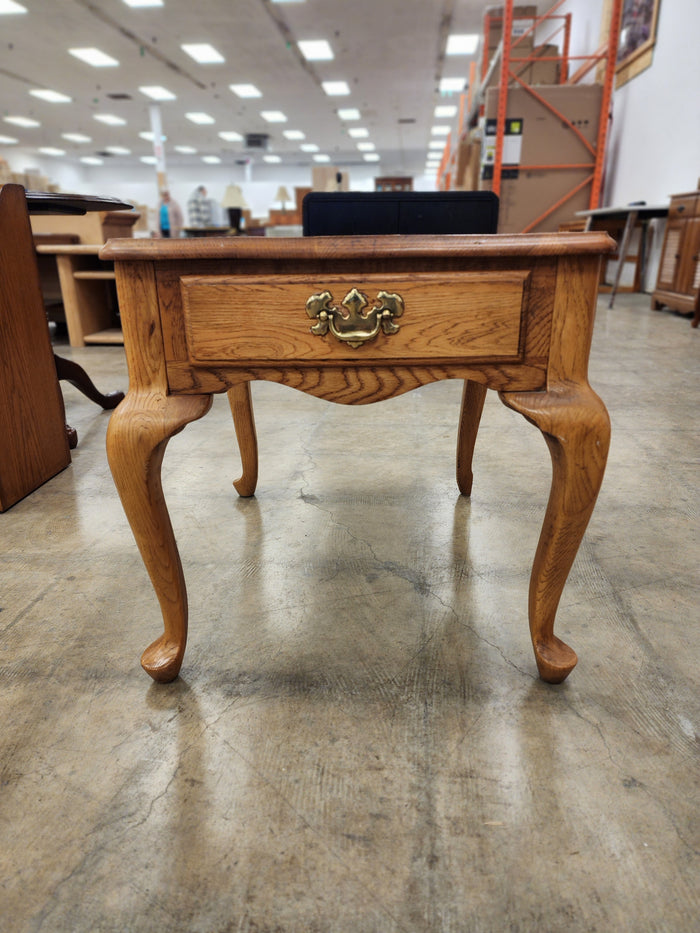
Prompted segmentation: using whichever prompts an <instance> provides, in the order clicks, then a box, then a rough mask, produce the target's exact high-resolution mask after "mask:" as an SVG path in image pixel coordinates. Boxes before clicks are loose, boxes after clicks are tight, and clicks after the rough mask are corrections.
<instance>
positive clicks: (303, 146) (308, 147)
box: [299, 143, 318, 152]
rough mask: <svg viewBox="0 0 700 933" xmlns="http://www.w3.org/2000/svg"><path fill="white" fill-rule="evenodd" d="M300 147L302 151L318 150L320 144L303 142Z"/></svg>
mask: <svg viewBox="0 0 700 933" xmlns="http://www.w3.org/2000/svg"><path fill="white" fill-rule="evenodd" d="M299 148H300V149H301V151H302V152H318V146H317V145H316V143H302V144H301V146H299Z"/></svg>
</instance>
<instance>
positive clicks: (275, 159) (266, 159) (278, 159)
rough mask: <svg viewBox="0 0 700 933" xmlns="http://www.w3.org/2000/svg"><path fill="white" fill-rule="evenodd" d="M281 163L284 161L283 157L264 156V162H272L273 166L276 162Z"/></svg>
mask: <svg viewBox="0 0 700 933" xmlns="http://www.w3.org/2000/svg"><path fill="white" fill-rule="evenodd" d="M281 161H282V158H281V156H278V155H264V156H263V162H270V163H271V164H274V163H276V162H281Z"/></svg>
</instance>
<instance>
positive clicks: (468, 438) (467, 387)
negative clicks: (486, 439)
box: [457, 379, 486, 496]
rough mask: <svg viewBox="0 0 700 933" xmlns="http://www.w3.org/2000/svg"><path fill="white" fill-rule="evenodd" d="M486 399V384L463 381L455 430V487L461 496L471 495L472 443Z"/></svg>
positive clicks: (474, 439) (472, 476)
mask: <svg viewBox="0 0 700 933" xmlns="http://www.w3.org/2000/svg"><path fill="white" fill-rule="evenodd" d="M485 399H486V386H485V385H482V384H481V383H480V382H474V381H473V380H472V379H466V380H465V381H464V391H463V392H462V408H461V411H460V413H459V428H458V431H457V487H458V488H459V491H460V492H461V493H462V495H463V496H469V495H471V491H472V482H473V480H474V474H473V473H472V459H473V457H474V444H475V443H476V435H477V433H478V431H479V422H480V421H481V412H482V411H483V409H484V400H485Z"/></svg>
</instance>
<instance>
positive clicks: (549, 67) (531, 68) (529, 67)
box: [487, 45, 560, 87]
mask: <svg viewBox="0 0 700 933" xmlns="http://www.w3.org/2000/svg"><path fill="white" fill-rule="evenodd" d="M559 54H560V52H559V47H558V46H556V45H538V46H537V47H536V48H534V49H530V50H522V51H521V49H520V48H519V47H516V48H515V49H514V50H513V57H514V58H530V59H539V58H552V57H554V56H558V55H559ZM559 66H560V62H559V61H534V60H533V61H529V62H511V68H510V70H511V71H512V72H513V73H514V74H516V75H517V76H518V77H519V78H520V79H521V80H522V81H524V82H525V83H526V84H558V83H559ZM500 78H501V70H500V68H496V69H495V71H494V73H493V74H492V75H491V80H490V81H489V83H488V84H487V87H495V86H497V85H498V83H499V81H500ZM510 86H511V87H519V85H518V82H517V81H516V80H515V79H511V81H510Z"/></svg>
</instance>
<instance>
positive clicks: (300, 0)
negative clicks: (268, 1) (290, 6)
mask: <svg viewBox="0 0 700 933" xmlns="http://www.w3.org/2000/svg"><path fill="white" fill-rule="evenodd" d="M305 2H306V0H272V3H305Z"/></svg>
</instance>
